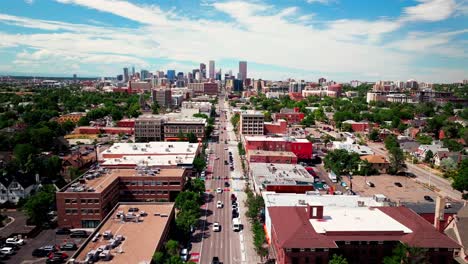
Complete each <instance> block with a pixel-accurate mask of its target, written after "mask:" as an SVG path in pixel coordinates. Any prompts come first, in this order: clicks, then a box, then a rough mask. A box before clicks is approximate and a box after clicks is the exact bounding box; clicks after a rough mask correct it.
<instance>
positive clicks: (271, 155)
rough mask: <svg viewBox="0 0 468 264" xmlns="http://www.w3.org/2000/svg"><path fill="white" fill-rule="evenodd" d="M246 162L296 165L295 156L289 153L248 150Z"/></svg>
mask: <svg viewBox="0 0 468 264" xmlns="http://www.w3.org/2000/svg"><path fill="white" fill-rule="evenodd" d="M247 162H249V163H285V164H296V163H297V156H296V155H295V154H294V153H292V152H289V151H266V150H248V151H247Z"/></svg>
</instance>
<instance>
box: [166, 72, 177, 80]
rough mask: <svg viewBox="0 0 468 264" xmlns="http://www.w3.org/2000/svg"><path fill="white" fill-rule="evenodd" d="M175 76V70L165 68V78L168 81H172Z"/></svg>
mask: <svg viewBox="0 0 468 264" xmlns="http://www.w3.org/2000/svg"><path fill="white" fill-rule="evenodd" d="M175 77H176V73H175V70H167V79H168V80H169V81H174V80H175Z"/></svg>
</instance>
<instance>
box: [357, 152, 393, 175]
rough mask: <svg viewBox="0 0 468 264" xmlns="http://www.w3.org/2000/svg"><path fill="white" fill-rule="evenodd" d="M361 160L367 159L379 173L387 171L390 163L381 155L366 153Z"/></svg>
mask: <svg viewBox="0 0 468 264" xmlns="http://www.w3.org/2000/svg"><path fill="white" fill-rule="evenodd" d="M361 160H366V161H367V162H369V163H370V164H371V165H372V168H374V169H375V170H377V171H378V172H379V173H387V170H388V168H389V166H390V163H389V162H388V161H387V159H385V157H384V156H381V155H365V156H361Z"/></svg>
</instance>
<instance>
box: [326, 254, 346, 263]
mask: <svg viewBox="0 0 468 264" xmlns="http://www.w3.org/2000/svg"><path fill="white" fill-rule="evenodd" d="M328 264H348V261H347V260H346V258H345V257H343V256H341V255H337V254H333V256H332V258H331V259H330V261H328Z"/></svg>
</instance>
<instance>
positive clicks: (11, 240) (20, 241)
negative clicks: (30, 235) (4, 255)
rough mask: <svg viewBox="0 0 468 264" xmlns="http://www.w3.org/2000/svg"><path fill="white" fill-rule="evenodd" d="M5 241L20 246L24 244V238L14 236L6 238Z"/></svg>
mask: <svg viewBox="0 0 468 264" xmlns="http://www.w3.org/2000/svg"><path fill="white" fill-rule="evenodd" d="M5 243H7V244H12V245H18V246H21V245H24V240H23V239H21V238H18V237H16V236H15V237H10V238H7V239H6V241H5Z"/></svg>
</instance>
